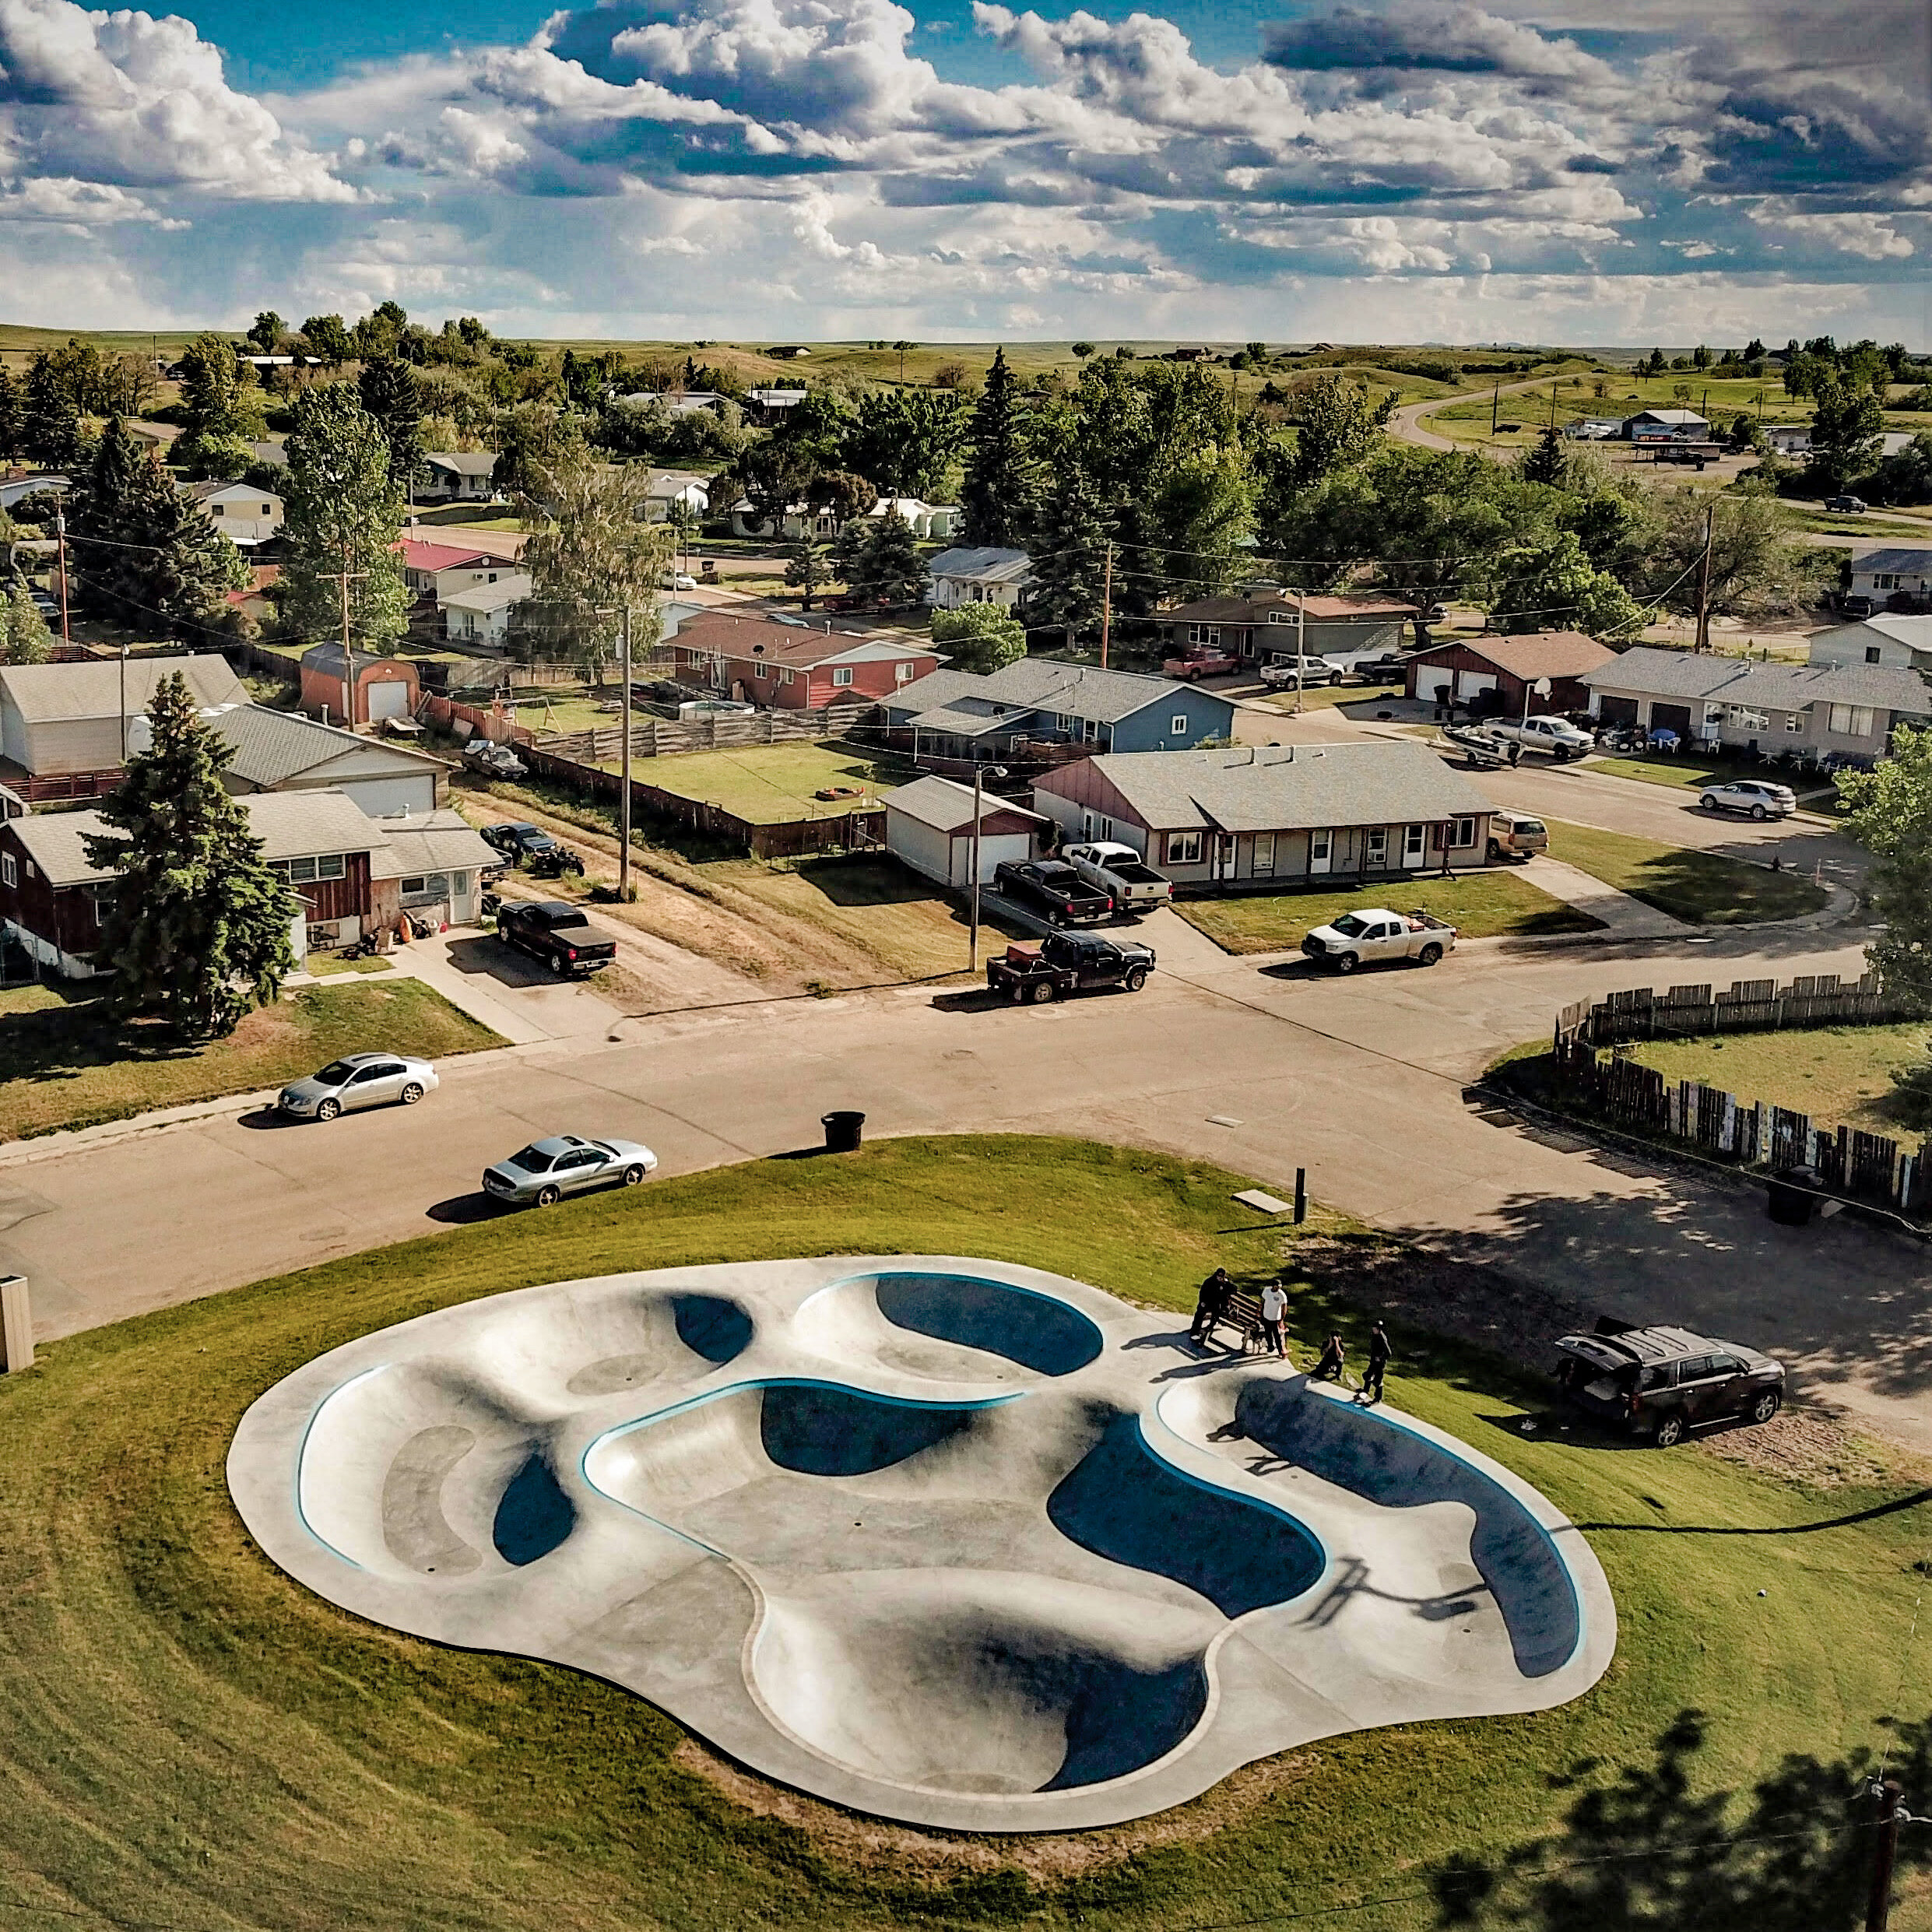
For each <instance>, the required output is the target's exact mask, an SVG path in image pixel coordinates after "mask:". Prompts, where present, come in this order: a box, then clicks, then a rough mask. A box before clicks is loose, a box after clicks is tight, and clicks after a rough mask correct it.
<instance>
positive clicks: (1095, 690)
mask: <svg viewBox="0 0 1932 1932" xmlns="http://www.w3.org/2000/svg"><path fill="white" fill-rule="evenodd" d="M935 676H940V677H947V678H950V679H957V680H961V682H960V683H958V684H957V685H955V686H953V687H950V688H949V689H948V690H947V691H946V692H944V693H943V694H941V695H940V697H939V698H938V705H937V706H936V707H929V711H931V710H932V709H936V708H944V709H945V710H946V711H947V712H959V713H961V714H965V713H971V714H972V715H973V717H972V722H966V723H961V724H960V725H953V724H950V723H948V722H946V720H945V718H943V717H933V716H930V715H929V711H928V712H922V714H921V715H919V718H917V719H916V720H915V722H917V723H918V724H919V725H921V726H922V727H923V728H925V729H929V730H933V731H951V730H959V731H961V732H966V733H968V735H970V734H971V732H975V731H978V730H983V729H985V725H983V724H981V723H980V722H978V713H979V711H980V708H981V707H982V704H983V705H988V706H991V705H1003V706H1004V707H1005V708H1006V711H1008V712H1009V713H1011V712H1021V711H1050V712H1052V713H1053V714H1054V715H1056V716H1059V717H1063V718H1091V719H1092V720H1093V722H1094V723H1095V724H1099V725H1112V724H1117V723H1119V721H1120V720H1121V719H1122V718H1131V717H1132V716H1133V715H1134V713H1135V712H1136V711H1144V710H1146V708H1147V706H1148V705H1150V704H1171V703H1175V702H1179V703H1182V704H1189V703H1192V702H1194V701H1196V699H1197V698H1198V697H1199V696H1200V695H1202V694H1198V693H1196V692H1194V691H1193V690H1190V689H1189V687H1187V686H1186V685H1185V684H1181V683H1177V682H1176V681H1175V680H1174V679H1172V678H1171V677H1146V676H1142V675H1141V673H1139V672H1137V671H1103V670H1101V669H1099V668H1098V666H1094V665H1091V664H1062V663H1059V662H1057V661H1056V660H1055V659H1052V658H1022V659H1020V660H1019V662H1017V663H1016V664H1008V665H1003V666H1001V668H1000V669H998V670H997V671H994V672H992V673H990V674H989V675H988V676H985V677H974V676H972V674H971V673H970V672H966V671H951V672H940V673H935ZM933 681H934V679H933V677H931V676H929V677H922V678H920V679H919V680H917V681H916V682H915V683H912V684H908V686H906V687H905V690H901V691H898V692H895V693H894V708H902V707H904V706H905V704H907V703H908V701H910V700H912V698H913V697H914V696H915V694H922V693H923V691H924V690H925V688H926V687H927V686H929V685H930V684H932V683H933ZM1208 695H1210V696H1211V695H1212V694H1208ZM1214 702H1216V703H1217V704H1227V702H1228V701H1227V700H1226V699H1225V698H1216V699H1215V700H1214Z"/></svg>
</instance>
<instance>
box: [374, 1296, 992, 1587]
mask: <svg viewBox="0 0 1932 1932" xmlns="http://www.w3.org/2000/svg"><path fill="white" fill-rule="evenodd" d="M852 1278H853V1279H854V1280H864V1279H865V1278H866V1277H863V1276H854V1277H852ZM831 1285H832V1286H833V1287H842V1286H843V1285H844V1284H842V1283H840V1282H834V1283H833V1284H831ZM818 1293H820V1294H824V1289H823V1288H821V1289H820V1290H819V1291H818ZM806 1299H807V1300H810V1299H811V1298H810V1296H808V1297H807V1298H806ZM802 1305H803V1304H801V1306H802ZM753 1389H833V1390H835V1391H836V1392H837V1393H838V1394H840V1395H847V1396H857V1397H858V1398H859V1400H861V1401H862V1402H876V1403H880V1405H881V1406H882V1407H887V1408H894V1409H997V1408H1002V1407H1004V1406H1005V1405H1006V1403H1009V1402H1018V1401H1020V1400H1021V1399H1022V1398H1023V1397H1024V1396H1025V1395H1026V1394H1027V1391H1026V1390H1025V1389H1014V1390H1013V1392H1012V1393H1011V1394H1010V1395H1003V1396H981V1397H979V1398H978V1399H977V1400H971V1401H957V1400H954V1401H950V1402H928V1401H924V1400H921V1399H920V1398H919V1397H918V1396H882V1395H875V1394H874V1393H873V1392H872V1390H870V1389H861V1388H859V1387H856V1386H855V1385H854V1384H852V1383H851V1382H832V1381H829V1380H827V1379H826V1378H825V1377H824V1376H821V1375H762V1376H761V1377H759V1378H758V1379H757V1380H756V1381H755V1382H729V1383H727V1384H726V1385H725V1387H723V1388H722V1389H706V1390H705V1391H704V1393H702V1394H701V1395H695V1396H687V1397H686V1398H685V1399H684V1400H683V1401H682V1402H674V1403H672V1404H671V1406H670V1407H669V1408H668V1409H653V1410H652V1411H651V1413H650V1414H648V1415H641V1416H639V1417H637V1419H636V1420H635V1421H631V1422H620V1423H618V1424H616V1427H615V1428H608V1429H606V1430H605V1431H604V1432H603V1434H602V1435H599V1436H597V1437H595V1438H593V1439H592V1441H590V1442H587V1443H586V1444H585V1445H584V1453H583V1454H582V1455H581V1456H579V1457H578V1459H577V1473H578V1475H580V1476H581V1477H583V1479H584V1483H585V1487H586V1488H588V1489H590V1490H591V1491H593V1492H594V1493H595V1495H599V1496H602V1498H603V1499H604V1500H605V1502H614V1503H615V1504H616V1505H617V1507H618V1508H619V1509H624V1510H627V1511H628V1512H630V1513H631V1515H632V1516H639V1517H641V1518H642V1519H644V1521H645V1522H646V1523H649V1524H650V1525H651V1526H652V1528H653V1529H656V1530H662V1531H663V1532H664V1533H665V1534H666V1536H673V1537H676V1538H677V1540H679V1541H680V1543H688V1544H690V1546H691V1547H692V1548H693V1549H694V1550H702V1551H704V1554H706V1555H707V1556H715V1557H717V1558H719V1559H720V1560H721V1561H724V1562H726V1563H736V1562H737V1561H739V1558H736V1557H735V1556H733V1555H732V1553H731V1552H730V1551H729V1550H721V1549H719V1548H718V1547H717V1545H716V1544H711V1543H707V1542H706V1541H705V1540H704V1538H703V1537H694V1536H692V1535H691V1534H690V1533H689V1532H688V1531H687V1530H680V1529H679V1528H678V1527H677V1526H676V1524H675V1523H666V1521H665V1520H664V1519H663V1518H662V1516H652V1514H651V1512H650V1511H649V1510H648V1509H639V1508H638V1506H637V1505H636V1504H635V1503H629V1502H625V1501H624V1498H623V1497H621V1496H613V1495H612V1494H611V1493H610V1491H609V1490H607V1489H606V1488H604V1487H603V1485H602V1484H601V1483H599V1481H597V1480H596V1478H595V1477H593V1476H592V1474H591V1473H590V1459H591V1457H592V1455H593V1454H594V1453H595V1452H596V1451H597V1450H598V1449H601V1448H602V1446H603V1445H604V1444H605V1443H606V1442H614V1441H616V1438H618V1437H619V1436H620V1435H634V1434H635V1433H636V1432H637V1431H638V1430H639V1429H644V1428H649V1427H650V1426H651V1425H652V1424H653V1423H654V1422H663V1421H669V1418H670V1417H673V1416H674V1415H683V1414H687V1413H688V1412H689V1411H690V1410H693V1409H700V1408H702V1407H704V1404H705V1403H708V1402H716V1401H718V1400H720V1399H721V1398H722V1397H723V1396H737V1395H743V1394H745V1393H747V1392H748V1391H750V1390H753ZM345 1561H346V1559H345Z"/></svg>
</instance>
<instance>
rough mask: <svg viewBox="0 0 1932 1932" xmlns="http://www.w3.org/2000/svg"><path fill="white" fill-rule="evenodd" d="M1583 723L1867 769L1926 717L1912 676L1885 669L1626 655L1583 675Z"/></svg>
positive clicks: (1931, 711) (1696, 655)
mask: <svg viewBox="0 0 1932 1932" xmlns="http://www.w3.org/2000/svg"><path fill="white" fill-rule="evenodd" d="M1582 681H1583V683H1585V684H1586V685H1587V686H1588V687H1590V715H1591V716H1592V717H1593V718H1597V719H1598V720H1599V721H1600V722H1603V723H1604V724H1625V725H1639V726H1641V727H1642V729H1644V730H1645V731H1646V732H1649V731H1656V730H1667V731H1674V732H1676V733H1677V736H1679V737H1680V738H1682V739H1685V740H1687V741H1688V742H1689V743H1692V744H1695V745H1699V746H1720V745H1722V746H1741V747H1749V748H1752V749H1755V750H1761V751H1765V752H1771V753H1775V752H1779V751H1790V752H1793V753H1805V754H1807V755H1810V756H1812V757H1818V756H1821V755H1822V754H1824V753H1827V752H1835V753H1838V754H1839V756H1840V757H1845V758H1848V759H1850V760H1852V761H1854V762H1855V763H1858V764H1873V763H1874V762H1875V761H1877V760H1878V759H1880V758H1882V757H1884V756H1885V751H1886V748H1887V746H1888V745H1889V744H1890V743H1891V740H1892V728H1893V727H1894V726H1895V725H1897V724H1899V723H1900V722H1910V723H1913V724H1916V723H1919V722H1922V721H1923V719H1924V718H1926V717H1927V715H1932V690H1929V689H1928V688H1927V685H1926V684H1925V683H1924V681H1923V680H1922V679H1921V678H1920V676H1918V674H1917V673H1916V672H1913V671H1908V670H1903V669H1897V668H1895V667H1892V666H1885V665H1874V664H1855V665H1845V666H1839V665H1816V664H1806V665H1794V664H1761V663H1754V662H1751V660H1750V659H1745V658H1720V657H1716V656H1713V655H1711V654H1710V653H1709V652H1690V651H1659V650H1654V649H1652V648H1649V647H1648V646H1642V645H1640V646H1639V647H1638V648H1635V649H1634V650H1630V651H1625V652H1623V653H1621V655H1619V656H1618V657H1617V658H1615V659H1613V660H1612V661H1611V662H1610V663H1608V664H1606V665H1603V666H1600V667H1599V668H1598V669H1596V670H1594V671H1586V672H1585V673H1583V679H1582Z"/></svg>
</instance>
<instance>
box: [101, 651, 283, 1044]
mask: <svg viewBox="0 0 1932 1932" xmlns="http://www.w3.org/2000/svg"><path fill="white" fill-rule="evenodd" d="M148 718H149V723H150V725H151V726H152V740H151V744H150V747H149V750H146V751H143V752H138V753H135V755H134V756H133V757H131V758H129V759H128V764H127V771H126V774H125V776H124V778H122V780H121V785H120V787H119V789H118V790H116V791H115V792H113V793H111V795H110V796H108V797H107V799H105V800H104V801H103V803H102V804H101V806H100V816H101V817H102V818H103V819H104V820H105V821H106V822H107V824H108V825H109V826H110V827H112V828H113V830H112V834H103V835H100V836H99V837H89V838H86V841H85V844H86V849H87V856H88V859H89V861H90V862H91V863H92V864H94V865H97V866H101V867H103V868H104V869H107V870H108V871H110V872H112V873H115V874H116V875H118V885H117V887H116V890H115V891H114V895H113V898H112V900H111V903H110V905H109V907H108V908H107V911H106V913H105V915H104V919H103V922H102V931H101V947H100V950H101V954H102V956H103V957H104V958H105V959H106V961H107V963H108V966H109V969H110V971H111V984H110V986H109V990H108V998H109V1001H110V1003H111V1005H112V1006H113V1008H114V1011H115V1012H116V1013H118V1014H119V1015H121V1017H137V1016H138V1017H153V1018H156V1019H159V1020H162V1021H163V1022H164V1023H165V1024H167V1026H168V1027H169V1028H170V1030H171V1031H174V1033H175V1034H177V1035H179V1036H180V1037H181V1038H184V1039H190V1040H206V1039H213V1038H219V1037H220V1036H222V1035H223V1034H230V1033H232V1032H233V1031H234V1030H235V1027H237V1025H238V1024H240V1022H241V1018H242V1016H243V1015H244V1013H247V1012H248V1008H249V1006H250V1004H251V1003H253V1002H258V1001H267V1000H270V999H273V998H274V997H275V996H276V993H277V992H279V989H280V986H281V983H282V980H283V977H284V976H285V975H286V974H287V973H288V971H290V968H291V967H292V966H293V964H294V957H293V952H292V950H291V948H290V943H289V928H290V922H292V921H293V919H294V917H295V915H296V913H297V912H298V911H299V910H300V908H299V906H298V905H297V901H296V898H295V895H294V894H293V893H292V892H291V891H290V890H289V888H288V887H287V885H286V883H284V882H283V880H281V879H280V878H279V877H278V876H276V873H273V872H272V871H271V870H270V869H269V866H268V865H267V863H266V862H265V861H264V859H262V841H260V840H259V839H258V838H255V835H254V834H253V833H252V832H251V831H250V830H249V827H248V814H247V813H246V812H245V811H244V810H243V807H242V804H241V800H240V799H236V798H233V797H231V796H230V795H229V793H228V792H227V789H226V788H225V787H224V786H223V784H222V782H221V774H222V770H223V767H224V766H226V765H227V762H228V760H229V758H230V755H231V753H230V749H229V747H228V746H227V744H225V743H223V741H222V740H221V739H220V738H218V737H216V735H215V734H214V732H212V731H211V730H209V728H208V727H207V725H205V724H204V723H203V722H202V720H201V718H200V717H199V716H198V715H197V712H196V710H195V700H194V697H193V696H192V694H191V693H190V692H189V690H188V685H187V683H186V681H185V680H184V679H183V678H182V677H181V676H179V674H178V673H177V674H176V675H174V676H170V677H167V678H166V679H164V680H163V681H162V683H161V684H160V688H159V689H158V690H156V692H155V694H154V698H153V702H152V703H151V704H149V707H148Z"/></svg>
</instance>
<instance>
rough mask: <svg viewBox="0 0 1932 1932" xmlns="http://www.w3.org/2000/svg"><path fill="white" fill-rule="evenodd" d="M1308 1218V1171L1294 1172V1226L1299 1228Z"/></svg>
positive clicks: (1301, 1169)
mask: <svg viewBox="0 0 1932 1932" xmlns="http://www.w3.org/2000/svg"><path fill="white" fill-rule="evenodd" d="M1307 1219H1308V1169H1307V1168H1296V1169H1295V1170H1294V1224H1295V1226H1296V1227H1298V1228H1299V1227H1300V1226H1301V1224H1302V1222H1304V1221H1306V1220H1307Z"/></svg>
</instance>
